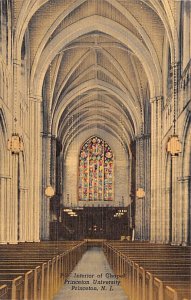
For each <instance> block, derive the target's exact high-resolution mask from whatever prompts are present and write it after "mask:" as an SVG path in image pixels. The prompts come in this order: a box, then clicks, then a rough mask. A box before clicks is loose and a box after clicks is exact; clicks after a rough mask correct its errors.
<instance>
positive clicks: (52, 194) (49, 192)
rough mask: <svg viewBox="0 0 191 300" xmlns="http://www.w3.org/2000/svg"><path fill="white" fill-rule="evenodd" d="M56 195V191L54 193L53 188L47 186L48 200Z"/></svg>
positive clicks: (46, 194)
mask: <svg viewBox="0 0 191 300" xmlns="http://www.w3.org/2000/svg"><path fill="white" fill-rule="evenodd" d="M54 194H55V191H54V189H53V187H52V186H50V185H49V186H47V187H46V189H45V196H46V197H48V198H51V197H53V196H54Z"/></svg>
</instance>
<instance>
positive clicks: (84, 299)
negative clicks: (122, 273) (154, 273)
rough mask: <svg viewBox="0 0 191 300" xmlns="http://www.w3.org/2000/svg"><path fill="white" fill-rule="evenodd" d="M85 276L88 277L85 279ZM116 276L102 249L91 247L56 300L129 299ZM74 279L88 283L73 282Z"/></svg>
mask: <svg viewBox="0 0 191 300" xmlns="http://www.w3.org/2000/svg"><path fill="white" fill-rule="evenodd" d="M84 276H87V278H85V279H84ZM115 276H116V275H115V274H114V273H113V271H112V269H111V267H110V266H109V264H108V262H107V259H106V257H105V255H104V253H103V251H102V249H100V248H98V247H91V248H90V249H88V250H87V252H85V254H84V255H83V257H82V258H81V260H80V261H79V263H78V264H77V266H76V267H75V268H74V270H73V271H72V273H71V274H70V276H69V278H68V281H66V283H65V284H64V286H63V288H62V289H61V290H60V291H59V293H58V294H57V295H56V296H55V297H54V300H67V299H70V300H77V299H80V300H88V299H92V300H98V299H99V300H104V299H106V300H110V299H112V300H119V299H120V300H127V296H126V295H125V292H124V291H123V289H122V287H121V286H120V284H119V283H120V280H119V278H118V277H115ZM72 281H73V282H76V281H81V282H82V281H84V282H86V283H84V284H76V283H74V284H72Z"/></svg>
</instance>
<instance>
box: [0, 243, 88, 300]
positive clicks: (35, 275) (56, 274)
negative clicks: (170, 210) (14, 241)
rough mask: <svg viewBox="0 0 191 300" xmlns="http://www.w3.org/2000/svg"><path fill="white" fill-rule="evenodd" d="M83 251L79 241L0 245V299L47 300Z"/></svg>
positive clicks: (84, 245) (83, 248) (83, 246)
mask: <svg viewBox="0 0 191 300" xmlns="http://www.w3.org/2000/svg"><path fill="white" fill-rule="evenodd" d="M85 250H86V243H85V242H82V241H80V242H76V241H75V242H61V243H60V242H59V243H58V242H57V243H54V242H42V243H32V244H31V243H21V244H18V245H0V284H1V286H3V288H2V295H1V298H0V299H12V300H13V299H17V300H29V299H31V300H44V299H47V300H48V299H51V298H52V297H53V295H54V294H55V293H56V292H57V291H58V289H59V288H60V286H61V284H62V283H63V281H64V279H65V278H66V277H67V276H68V275H69V273H70V272H71V271H72V269H73V267H74V266H75V264H76V263H77V262H78V261H79V259H80V258H81V256H82V254H83V252H84V251H85ZM5 285H6V288H5Z"/></svg>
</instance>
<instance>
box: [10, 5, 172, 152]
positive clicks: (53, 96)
mask: <svg viewBox="0 0 191 300" xmlns="http://www.w3.org/2000/svg"><path fill="white" fill-rule="evenodd" d="M17 11H18V12H20V13H19V14H18V15H17ZM15 16H16V17H15V28H16V30H15V36H16V37H17V38H15V41H17V42H16V43H17V45H16V47H15V49H16V50H15V54H14V55H15V58H17V59H19V58H20V55H21V51H20V49H21V47H22V44H23V41H24V40H25V39H26V38H27V36H28V37H29V39H30V68H31V76H30V94H31V97H33V98H40V99H42V100H43V132H44V133H48V134H52V135H54V136H56V137H57V138H58V139H59V140H60V142H61V144H62V146H63V151H64V153H63V155H65V154H66V152H67V149H68V147H69V145H70V144H71V143H72V141H73V140H74V139H75V138H76V137H77V136H79V135H80V134H81V133H83V131H87V130H88V128H98V127H100V128H102V129H103V130H105V131H109V132H110V133H111V135H113V136H115V137H116V138H117V139H118V141H119V142H120V144H122V145H123V147H124V149H126V151H127V153H128V156H129V155H130V152H131V151H130V145H131V142H132V141H133V140H134V139H135V138H136V137H137V136H139V135H140V134H148V133H150V126H149V125H148V121H149V118H150V117H149V115H150V109H149V106H150V99H151V98H153V97H158V96H161V95H162V91H163V82H164V81H163V76H164V75H163V73H162V70H163V64H164V61H163V53H164V52H165V53H166V52H167V50H166V48H168V49H170V51H171V56H170V58H171V60H172V61H173V59H174V49H175V45H176V43H177V31H176V28H175V25H174V24H175V23H174V17H175V16H173V3H172V1H168V0H162V1H157V0H147V1H146V0H143V1H140V0H128V1H122V0H118V1H117V0H103V1H100V0H75V1H74V0H73V1H71V0H64V1H63V0H51V1H46V0H44V1H42V0H41V1H40V0H39V1H35V0H32V1H27V0H26V1H23V4H22V7H21V6H20V1H15ZM39 28H40V30H39ZM164 45H165V46H164ZM165 47H166V48H165ZM175 54H177V53H175Z"/></svg>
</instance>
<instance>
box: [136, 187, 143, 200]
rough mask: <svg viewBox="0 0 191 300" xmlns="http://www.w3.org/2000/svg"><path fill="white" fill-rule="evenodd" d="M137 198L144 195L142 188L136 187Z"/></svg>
mask: <svg viewBox="0 0 191 300" xmlns="http://www.w3.org/2000/svg"><path fill="white" fill-rule="evenodd" d="M136 196H137V198H139V199H141V198H144V197H145V191H144V189H143V188H138V189H137V192H136Z"/></svg>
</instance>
